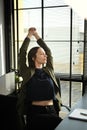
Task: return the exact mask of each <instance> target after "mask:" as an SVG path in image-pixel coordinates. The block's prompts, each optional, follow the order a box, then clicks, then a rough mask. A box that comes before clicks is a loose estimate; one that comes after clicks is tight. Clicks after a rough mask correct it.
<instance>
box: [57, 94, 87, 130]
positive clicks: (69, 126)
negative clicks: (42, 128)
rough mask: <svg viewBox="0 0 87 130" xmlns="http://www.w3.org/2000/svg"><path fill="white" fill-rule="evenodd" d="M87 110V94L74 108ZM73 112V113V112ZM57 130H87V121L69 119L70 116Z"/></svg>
mask: <svg viewBox="0 0 87 130" xmlns="http://www.w3.org/2000/svg"><path fill="white" fill-rule="evenodd" d="M78 107H79V108H84V109H87V94H85V95H84V96H83V97H82V98H81V100H80V101H79V102H78V103H77V104H76V105H75V107H74V108H78ZM71 112H72V111H71ZM55 130H87V121H80V120H75V119H69V118H68V116H67V117H65V118H64V120H63V121H62V122H61V123H60V124H59V125H58V126H57V128H56V129H55Z"/></svg>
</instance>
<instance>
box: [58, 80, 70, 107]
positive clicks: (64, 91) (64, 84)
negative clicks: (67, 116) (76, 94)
mask: <svg viewBox="0 0 87 130" xmlns="http://www.w3.org/2000/svg"><path fill="white" fill-rule="evenodd" d="M60 83H61V99H62V102H63V104H64V105H66V106H69V82H68V81H61V82H60Z"/></svg>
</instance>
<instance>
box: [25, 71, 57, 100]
mask: <svg viewBox="0 0 87 130" xmlns="http://www.w3.org/2000/svg"><path fill="white" fill-rule="evenodd" d="M26 87H27V99H28V100H29V101H43V100H50V99H54V98H55V93H54V83H53V81H52V79H51V78H50V77H49V76H48V74H46V73H45V72H44V71H43V70H42V69H36V70H35V74H34V75H33V77H32V78H31V79H30V80H29V81H28V83H27V84H26Z"/></svg>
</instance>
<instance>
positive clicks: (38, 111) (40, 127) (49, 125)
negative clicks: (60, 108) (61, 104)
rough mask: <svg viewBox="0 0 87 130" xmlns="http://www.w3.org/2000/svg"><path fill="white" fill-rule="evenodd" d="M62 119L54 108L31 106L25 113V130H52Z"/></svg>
mask: <svg viewBox="0 0 87 130" xmlns="http://www.w3.org/2000/svg"><path fill="white" fill-rule="evenodd" d="M61 121H62V119H61V118H60V117H59V116H58V115H57V114H56V111H55V109H54V106H53V105H52V106H36V105H32V106H31V107H30V108H29V111H28V113H27V125H26V126H27V128H26V129H27V130H34V129H35V130H36V129H37V130H54V129H55V128H56V127H57V125H58V124H59V123H60V122H61Z"/></svg>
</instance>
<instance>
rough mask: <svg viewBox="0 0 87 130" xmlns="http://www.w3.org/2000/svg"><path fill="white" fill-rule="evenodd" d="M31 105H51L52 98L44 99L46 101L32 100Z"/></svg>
mask: <svg viewBox="0 0 87 130" xmlns="http://www.w3.org/2000/svg"><path fill="white" fill-rule="evenodd" d="M32 105H38V106H49V105H53V100H46V101H32Z"/></svg>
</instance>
